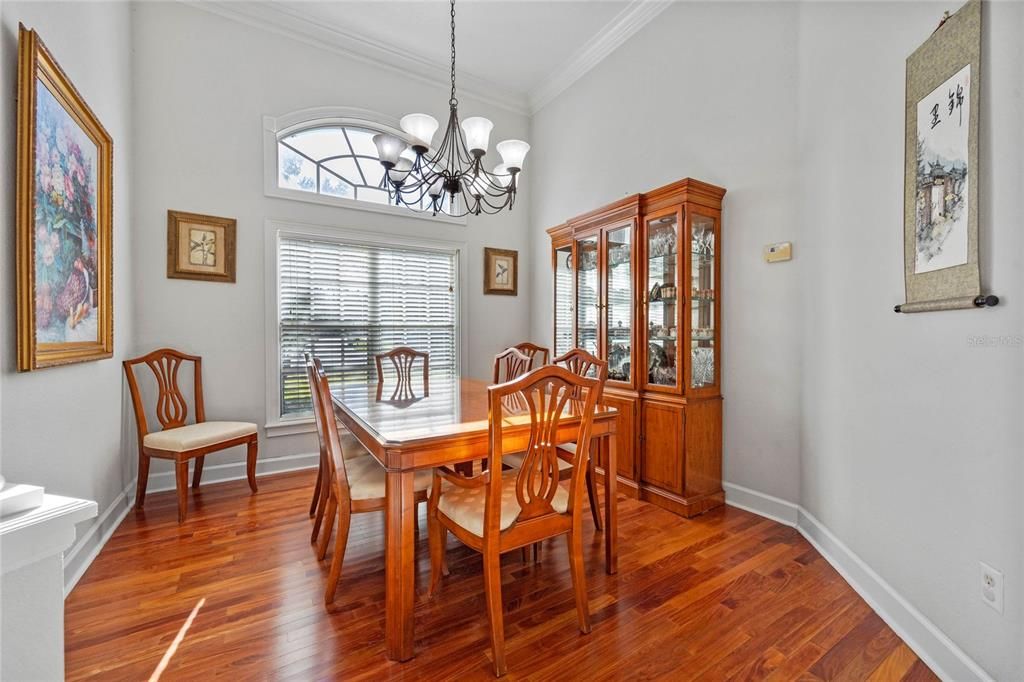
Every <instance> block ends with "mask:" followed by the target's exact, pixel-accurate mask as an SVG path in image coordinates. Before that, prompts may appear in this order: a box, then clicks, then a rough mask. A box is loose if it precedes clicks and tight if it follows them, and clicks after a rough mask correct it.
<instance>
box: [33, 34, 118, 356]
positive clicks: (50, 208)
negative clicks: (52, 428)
mask: <svg viewBox="0 0 1024 682" xmlns="http://www.w3.org/2000/svg"><path fill="white" fill-rule="evenodd" d="M17 135H18V149H17V156H18V158H17V164H18V165H17V180H16V197H17V202H16V203H17V209H16V227H17V230H16V231H17V258H16V266H15V269H16V276H17V327H18V344H17V345H18V371H22V372H25V371H31V370H35V369H40V368H43V367H52V366H55V365H64V364H68V363H72V362H86V361H90V360H100V359H103V358H109V357H111V356H112V355H113V353H114V316H113V315H114V313H113V307H114V298H113V265H112V251H111V249H112V232H113V217H112V216H113V210H112V209H113V156H114V145H113V141H112V140H111V137H110V135H109V134H108V133H107V131H106V130H105V129H104V128H103V125H102V124H101V123H100V121H99V119H98V118H97V117H96V115H95V114H94V113H93V112H92V110H91V109H90V108H89V106H88V105H87V104H86V103H85V100H84V99H83V98H82V96H81V95H80V94H79V92H78V91H77V90H76V89H75V86H74V85H73V84H72V83H71V80H70V79H69V78H68V76H67V74H65V73H64V71H63V70H62V69H61V68H60V65H59V64H58V63H57V61H56V59H54V57H53V55H52V54H51V53H50V51H49V50H47V49H46V46H45V45H44V44H43V41H42V40H41V39H40V38H39V34H38V33H36V32H35V31H34V30H30V29H27V28H25V26H24V25H21V24H19V25H18V128H17Z"/></svg>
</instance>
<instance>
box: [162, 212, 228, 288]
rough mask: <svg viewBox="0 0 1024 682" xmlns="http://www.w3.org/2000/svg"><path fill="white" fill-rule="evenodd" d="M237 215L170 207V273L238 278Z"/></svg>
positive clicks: (198, 277) (208, 278) (215, 279)
mask: <svg viewBox="0 0 1024 682" xmlns="http://www.w3.org/2000/svg"><path fill="white" fill-rule="evenodd" d="M236 224H237V221H236V220H235V219H234V218H218V217H217V216H209V215H200V214H198V213H186V212H184V211H167V277H168V278H170V279H196V280H202V281H204V282H226V283H230V284H234V282H235V228H236Z"/></svg>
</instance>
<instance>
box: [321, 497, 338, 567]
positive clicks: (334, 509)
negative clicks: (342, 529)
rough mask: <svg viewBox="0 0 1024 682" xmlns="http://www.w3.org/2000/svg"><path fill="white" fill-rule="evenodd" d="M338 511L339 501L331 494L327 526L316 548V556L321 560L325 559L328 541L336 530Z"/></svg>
mask: <svg viewBox="0 0 1024 682" xmlns="http://www.w3.org/2000/svg"><path fill="white" fill-rule="evenodd" d="M337 513H338V501H337V500H336V499H334V495H331V499H329V500H328V501H327V511H326V513H325V515H324V518H325V519H327V526H326V527H325V528H324V532H323V533H322V534H321V535H320V544H319V545H318V546H317V548H316V558H317V559H318V560H319V561H323V560H324V557H325V556H327V543H328V542H330V541H331V532H332V531H333V530H334V517H335V516H336V515H337Z"/></svg>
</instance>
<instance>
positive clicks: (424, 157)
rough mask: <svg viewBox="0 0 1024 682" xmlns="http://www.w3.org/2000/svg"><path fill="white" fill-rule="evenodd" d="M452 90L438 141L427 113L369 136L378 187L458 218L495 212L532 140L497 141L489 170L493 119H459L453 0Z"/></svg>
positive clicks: (402, 202) (405, 202)
mask: <svg viewBox="0 0 1024 682" xmlns="http://www.w3.org/2000/svg"><path fill="white" fill-rule="evenodd" d="M451 29H452V41H451V42H452V63H451V72H452V91H451V97H450V98H449V99H448V107H449V112H448V125H447V127H446V128H445V131H444V137H443V138H442V139H441V144H440V145H438V147H437V148H436V149H432V148H431V142H432V140H433V139H434V133H436V132H437V128H438V123H437V119H436V118H434V117H433V116H429V115H427V114H409V115H407V116H403V117H402V120H401V122H400V123H399V125H400V126H401V128H402V130H403V131H404V132H405V134H406V135H407V136H408V138H409V140H408V141H407V140H404V139H402V138H400V137H398V136H397V135H392V134H390V133H380V134H378V135H374V136H373V142H374V144H375V145H376V146H377V154H378V156H379V158H380V163H381V165H382V166H384V174H383V177H382V178H381V182H380V187H381V189H386V190H387V192H388V197H389V199H390V200H393V201H394V203H395V205H396V206H406V207H408V208H411V209H413V210H420V211H426V210H429V211H432V212H433V214H434V215H437V214H438V212H441V213H445V214H447V215H450V216H455V217H460V216H464V215H467V214H470V213H472V214H473V215H480V214H481V213H497V212H498V211H501V210H503V209H504V208H506V207H507V208H509V209H511V208H512V205H513V204H514V203H515V200H516V189H517V186H518V183H519V173H520V171H521V170H522V168H523V159H524V158H526V153H527V152H528V151H530V145H528V144H527V143H526V142H523V141H522V140H505V141H503V142H499V143H498V144H497V145H495V149H497V151H498V154H499V155H500V156H501V163H499V164H497V165H496V166H494V168H493V170H490V171H488V170H487V169H485V168H484V164H483V160H484V156H486V154H487V144H488V141H489V140H490V136H491V129H492V128H493V127H494V124H493V123H491V122H490V121H489V120H487V119H486V118H483V117H482V116H473V117H471V118H467V119H466V120H465V121H462V122H461V124H460V123H459V100H458V99H457V98H456V97H455V0H451Z"/></svg>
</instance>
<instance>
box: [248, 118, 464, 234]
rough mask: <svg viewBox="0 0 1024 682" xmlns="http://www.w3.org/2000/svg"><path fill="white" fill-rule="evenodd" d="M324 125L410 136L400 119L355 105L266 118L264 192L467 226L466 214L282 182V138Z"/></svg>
mask: <svg viewBox="0 0 1024 682" xmlns="http://www.w3.org/2000/svg"><path fill="white" fill-rule="evenodd" d="M324 126H355V127H358V128H369V129H371V130H382V131H386V132H389V133H391V134H393V135H397V136H398V137H400V138H402V139H408V135H406V134H405V133H404V132H403V131H402V129H401V128H399V126H398V121H397V120H396V119H393V118H391V117H390V116H385V115H384V114H378V113H376V112H373V111H368V110H366V109H354V108H352V107H314V108H312V109H302V110H300V111H295V112H292V113H290V114H285V115H284V116H278V117H276V118H275V117H273V116H264V117H263V193H264V194H265V195H266V196H268V197H276V198H278V199H291V200H293V201H303V202H306V203H312V204H323V205H325V206H336V207H338V208H345V209H355V210H358V211H370V212H373V213H385V214H387V215H397V216H402V217H403V218H415V219H418V220H435V221H437V222H442V223H451V224H454V225H465V224H466V217H465V216H462V217H460V218H454V217H452V216H449V215H445V214H443V213H439V214H437V215H436V216H435V215H433V214H431V213H429V212H417V211H413V210H412V209H409V208H405V207H403V206H393V205H389V204H374V203H371V202H368V201H359V200H356V199H346V198H345V197H332V196H329V195H326V194H320V193H318V192H304V191H302V190H297V189H289V188H287V187H281V186H279V185H278V177H277V176H278V165H277V143H278V141H279V140H280V139H282V138H284V137H287V136H288V135H293V134H295V133H298V132H301V131H303V130H308V129H310V128H322V127H324Z"/></svg>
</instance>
